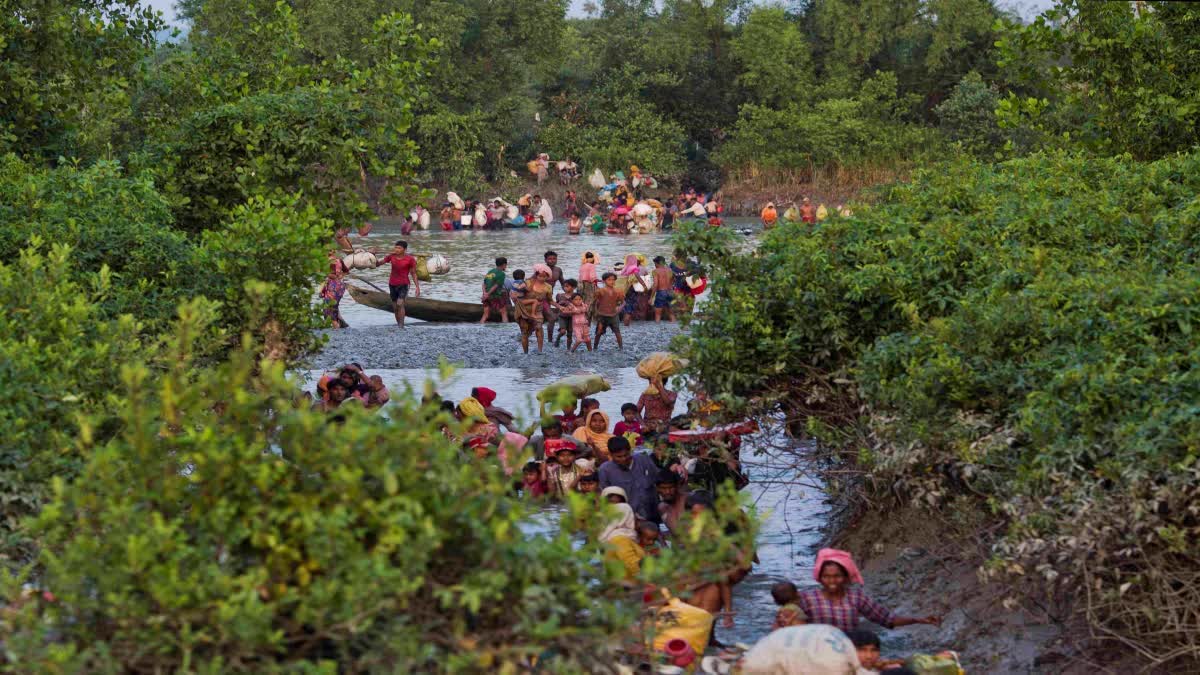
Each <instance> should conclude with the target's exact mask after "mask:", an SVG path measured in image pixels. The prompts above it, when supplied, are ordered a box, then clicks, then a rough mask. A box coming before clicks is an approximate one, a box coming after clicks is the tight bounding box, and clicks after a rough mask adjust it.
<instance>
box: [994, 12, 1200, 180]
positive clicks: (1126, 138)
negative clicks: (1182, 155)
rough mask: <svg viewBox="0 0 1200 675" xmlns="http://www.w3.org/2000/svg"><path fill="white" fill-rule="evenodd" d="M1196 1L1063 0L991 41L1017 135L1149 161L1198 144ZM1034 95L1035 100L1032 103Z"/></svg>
mask: <svg viewBox="0 0 1200 675" xmlns="http://www.w3.org/2000/svg"><path fill="white" fill-rule="evenodd" d="M1198 28H1200V8H1197V7H1196V6H1194V5H1192V4H1190V3H1179V2H1145V3H1133V4H1129V3H1120V2H1086V1H1084V0H1059V2H1057V3H1056V4H1055V6H1054V7H1053V8H1052V9H1050V10H1049V11H1047V12H1045V13H1044V14H1043V15H1042V16H1039V17H1038V18H1037V19H1036V20H1035V21H1033V22H1032V23H1030V24H1027V25H1019V24H1014V25H1012V26H1010V29H1009V30H1008V31H1007V32H1006V33H1005V34H1004V35H1003V36H1002V39H1001V40H999V41H998V42H997V43H996V44H997V47H998V52H999V59H998V61H999V64H1000V66H1001V68H1002V69H1004V70H1005V71H1006V76H1007V78H1008V79H1009V80H1010V81H1011V82H1013V83H1014V84H1015V85H1017V86H1019V87H1021V88H1022V89H1023V90H1024V91H1023V92H1021V94H1018V93H1016V92H1013V93H1010V94H1009V96H1008V98H1006V99H1005V101H1004V103H1006V104H1007V105H1005V106H1002V112H1003V113H1004V115H1003V116H1002V120H1003V121H1004V124H1005V126H1006V127H1008V128H1010V129H1013V130H1014V131H1015V132H1017V133H1023V134H1025V135H1031V136H1035V137H1042V138H1043V139H1044V140H1045V142H1046V143H1047V144H1048V145H1049V147H1054V146H1056V145H1064V144H1069V145H1070V146H1074V147H1084V148H1088V149H1089V150H1092V151H1095V152H1097V153H1098V154H1103V155H1107V154H1119V153H1129V154H1130V155H1132V156H1134V157H1137V158H1140V159H1154V158H1159V157H1164V156H1167V155H1169V154H1171V153H1173V152H1179V151H1187V150H1189V149H1191V148H1194V147H1195V146H1196V143H1197V142H1198V141H1200V124H1197V121H1198V119H1197V116H1198V115H1200V93H1198V92H1200V65H1197V64H1198V60H1197V59H1196V52H1197V49H1198V48H1200V38H1198V36H1200V30H1197V29H1198ZM1030 102H1038V103H1039V104H1040V105H1036V106H1030V105H1028V104H1029V103H1030Z"/></svg>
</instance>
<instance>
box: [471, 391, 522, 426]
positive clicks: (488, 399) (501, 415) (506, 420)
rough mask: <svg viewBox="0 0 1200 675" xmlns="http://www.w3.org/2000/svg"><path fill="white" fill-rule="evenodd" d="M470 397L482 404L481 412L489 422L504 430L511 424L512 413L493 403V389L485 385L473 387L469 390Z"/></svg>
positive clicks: (494, 400)
mask: <svg viewBox="0 0 1200 675" xmlns="http://www.w3.org/2000/svg"><path fill="white" fill-rule="evenodd" d="M471 398H474V399H475V400H477V401H479V402H480V403H482V404H483V412H484V415H486V416H487V418H488V421H489V422H491V423H492V424H494V425H496V426H497V427H499V428H502V429H505V430H508V429H510V428H511V427H512V426H513V414H512V413H510V412H509V411H507V410H505V409H504V408H501V407H498V406H496V405H493V404H494V403H495V402H496V392H495V391H493V390H491V389H488V388H487V387H475V388H473V389H472V390H471Z"/></svg>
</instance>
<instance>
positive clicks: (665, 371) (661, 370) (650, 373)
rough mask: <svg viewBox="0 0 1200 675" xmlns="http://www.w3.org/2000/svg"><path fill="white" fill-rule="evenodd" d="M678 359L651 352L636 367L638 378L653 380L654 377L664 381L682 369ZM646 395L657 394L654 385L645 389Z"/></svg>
mask: <svg viewBox="0 0 1200 675" xmlns="http://www.w3.org/2000/svg"><path fill="white" fill-rule="evenodd" d="M682 365H683V364H682V363H680V361H679V359H677V358H675V355H674V354H672V353H670V352H652V353H650V354H647V355H646V357H645V358H643V359H642V360H641V362H640V363H638V365H637V374H638V377H643V378H645V379H647V380H653V379H654V377H655V376H658V377H661V378H662V379H663V380H664V381H665V380H666V379H667V378H668V377H670V376H672V375H674V374H675V373H677V372H679V369H680V368H681V367H682ZM646 393H647V394H650V395H651V396H653V395H654V394H657V393H658V390H657V389H655V388H654V385H650V386H649V387H647V388H646Z"/></svg>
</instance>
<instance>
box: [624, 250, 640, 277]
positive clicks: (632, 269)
mask: <svg viewBox="0 0 1200 675" xmlns="http://www.w3.org/2000/svg"><path fill="white" fill-rule="evenodd" d="M640 271H641V270H639V269H638V259H637V256H636V255H634V254H632V253H630V254H629V255H627V256H625V265H624V266H623V267H622V268H621V276H623V277H632V276H635V275H637V273H638V272H640Z"/></svg>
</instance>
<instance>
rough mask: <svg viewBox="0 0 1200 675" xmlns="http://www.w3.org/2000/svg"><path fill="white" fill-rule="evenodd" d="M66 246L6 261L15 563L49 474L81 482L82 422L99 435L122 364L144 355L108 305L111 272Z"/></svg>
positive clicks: (2, 532)
mask: <svg viewBox="0 0 1200 675" xmlns="http://www.w3.org/2000/svg"><path fill="white" fill-rule="evenodd" d="M75 258H76V256H75V255H74V253H73V252H72V251H71V250H70V249H69V248H67V247H66V246H64V245H61V244H59V245H55V246H54V247H53V248H52V249H50V250H46V249H45V248H44V247H42V246H41V245H40V243H38V240H37V239H36V238H35V244H34V246H33V247H31V248H29V249H26V250H23V251H21V252H20V253H18V254H15V255H11V256H7V257H6V260H8V261H10V262H8V263H7V264H5V263H2V262H0V300H2V301H3V306H4V307H6V308H7V309H6V310H5V311H4V312H0V427H2V428H3V429H4V433H3V434H0V492H2V493H3V494H4V499H3V500H2V501H0V546H2V547H3V549H4V557H5V558H7V560H8V562H9V563H10V564H11V563H12V562H14V561H15V562H19V561H21V560H22V559H24V558H25V557H27V556H29V555H30V553H31V548H30V547H31V544H32V542H31V541H30V540H29V536H28V534H27V532H26V530H25V529H24V527H23V525H22V519H23V518H25V517H26V516H29V515H30V514H34V513H37V511H38V510H39V508H40V506H41V504H42V503H43V501H44V500H45V498H46V497H47V495H48V491H49V482H50V479H51V478H54V477H58V478H60V479H70V478H71V477H73V476H75V475H76V474H77V473H78V471H79V468H80V466H82V464H83V461H84V459H85V457H84V456H83V455H80V454H79V452H78V451H77V448H76V447H75V437H76V435H77V434H78V433H79V417H80V416H81V415H89V416H91V418H92V422H91V425H92V427H93V431H92V434H93V436H95V437H97V438H103V437H104V436H105V434H108V433H111V429H110V427H111V424H110V423H109V421H108V419H107V416H108V413H109V412H111V410H112V408H113V403H112V400H111V398H110V397H111V394H112V392H113V390H114V388H115V387H116V385H117V383H118V381H119V373H120V368H121V363H123V362H125V361H127V360H129V359H132V358H136V357H137V356H138V355H139V354H144V353H145V351H144V350H146V346H145V345H143V344H142V340H141V338H140V336H139V333H138V325H137V324H136V323H135V322H134V320H133V319H131V318H130V317H128V316H125V317H121V318H120V319H114V318H107V317H105V316H104V315H103V312H102V311H101V309H100V306H101V304H102V303H103V302H104V301H105V298H106V297H107V296H108V295H109V294H111V293H112V292H113V291H114V282H113V277H112V275H111V274H109V272H108V271H107V270H106V269H103V270H101V271H100V272H99V273H96V274H85V273H83V272H82V271H81V270H79V269H78V268H77V267H75Z"/></svg>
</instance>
